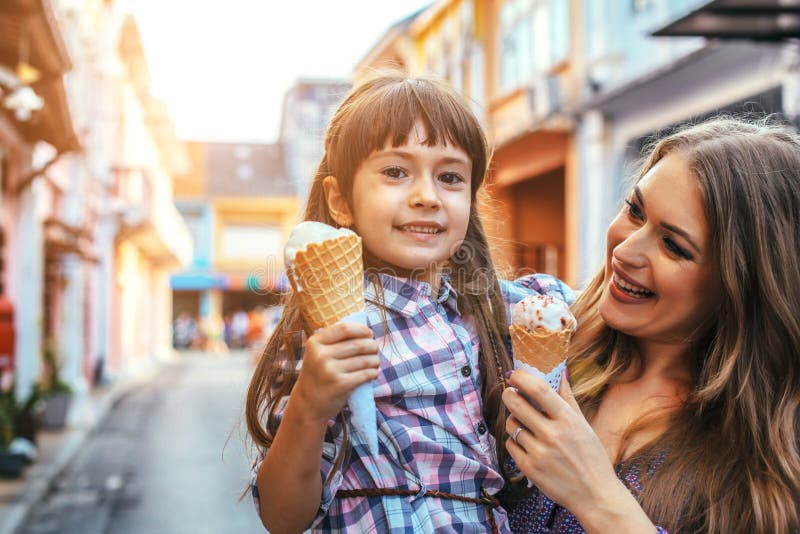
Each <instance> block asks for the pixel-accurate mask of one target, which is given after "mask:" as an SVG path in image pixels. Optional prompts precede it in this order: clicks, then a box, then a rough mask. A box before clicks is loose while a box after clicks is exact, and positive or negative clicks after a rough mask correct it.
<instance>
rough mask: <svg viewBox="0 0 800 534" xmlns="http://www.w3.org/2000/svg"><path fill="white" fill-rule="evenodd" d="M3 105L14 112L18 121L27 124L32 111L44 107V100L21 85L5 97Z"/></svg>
mask: <svg viewBox="0 0 800 534" xmlns="http://www.w3.org/2000/svg"><path fill="white" fill-rule="evenodd" d="M3 105H5V107H6V108H8V109H10V110H12V111H13V112H14V116H15V117H16V118H17V120H18V121H21V122H27V121H28V120H30V118H31V114H32V113H33V112H34V111H39V110H40V109H42V107H44V100H43V99H42V97H40V96H39V95H37V94H36V92H35V91H34V90H33V89H31V88H30V87H28V86H27V85H23V86H20V87H18V88H17V89H16V90H15V91H14V92H13V93H11V94H10V95H8V96H7V97H5V99H3Z"/></svg>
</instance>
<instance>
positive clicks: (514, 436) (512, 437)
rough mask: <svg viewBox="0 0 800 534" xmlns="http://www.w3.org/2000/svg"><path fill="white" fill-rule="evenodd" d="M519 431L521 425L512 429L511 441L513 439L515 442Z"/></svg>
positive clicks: (520, 430)
mask: <svg viewBox="0 0 800 534" xmlns="http://www.w3.org/2000/svg"><path fill="white" fill-rule="evenodd" d="M520 432H522V427H521V426H519V427H517V429H516V430H515V431H514V433H513V434H511V441H513V442H514V443H517V436H519V433H520ZM517 444H518V443H517Z"/></svg>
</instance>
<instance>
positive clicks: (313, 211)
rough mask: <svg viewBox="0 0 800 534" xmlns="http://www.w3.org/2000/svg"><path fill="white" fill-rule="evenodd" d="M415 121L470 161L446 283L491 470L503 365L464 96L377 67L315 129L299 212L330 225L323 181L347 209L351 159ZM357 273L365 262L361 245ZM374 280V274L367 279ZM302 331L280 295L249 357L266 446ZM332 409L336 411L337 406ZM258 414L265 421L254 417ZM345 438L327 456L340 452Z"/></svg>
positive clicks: (500, 444) (251, 426)
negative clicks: (471, 325)
mask: <svg viewBox="0 0 800 534" xmlns="http://www.w3.org/2000/svg"><path fill="white" fill-rule="evenodd" d="M418 121H421V122H422V124H423V125H424V126H425V130H426V133H427V139H426V143H427V144H428V145H429V146H433V145H436V144H438V143H447V144H450V145H454V146H457V147H459V148H461V149H462V150H464V151H465V152H466V153H467V155H469V156H470V158H471V159H472V180H471V209H470V216H469V222H468V226H467V232H466V236H465V238H464V241H463V242H462V243H461V244H460V246H459V247H458V248H457V249H456V250H454V251H453V254H452V256H451V258H450V262H449V263H450V265H449V266H448V267H449V269H448V270H450V271H451V275H452V276H451V279H450V282H451V284H452V285H453V287H454V289H455V290H456V292H457V293H458V306H459V309H460V310H462V312H463V313H465V314H469V315H472V316H473V317H474V318H475V324H476V325H477V330H478V335H479V339H480V347H481V349H480V368H481V373H482V376H483V384H482V390H481V392H482V397H483V412H484V413H483V415H484V417H485V419H486V421H487V423H488V424H489V428H490V429H491V430H492V433H493V435H494V438H495V441H496V444H497V450H498V461H499V466H500V469H501V470H502V472H503V474H504V476H506V478H507V475H508V473H507V472H506V469H507V462H506V460H507V458H508V454H507V452H506V450H505V446H504V439H503V435H504V434H503V433H504V424H505V419H506V411H505V406H504V405H503V403H502V402H501V400H500V395H501V393H502V391H501V388H500V387H499V384H500V383H501V378H502V375H501V373H503V372H505V371H506V370H508V369H510V359H509V356H508V354H507V353H506V350H505V344H504V342H503V340H504V337H505V335H504V333H505V332H507V328H508V327H507V323H506V313H505V305H504V303H503V299H502V295H501V292H500V287H499V284H498V281H497V276H496V274H495V270H494V266H493V264H492V260H491V257H490V254H489V245H488V242H487V239H486V235H485V233H484V230H483V225H482V223H481V218H480V214H479V205H480V201H479V198H480V196H481V195H480V192H481V186H482V184H483V181H484V177H485V175H486V169H487V166H488V163H489V158H490V154H489V150H488V145H487V142H486V138H485V136H484V133H483V130H482V129H481V126H480V124H479V122H478V120H477V119H476V117H475V116H474V114H473V113H472V112H471V111H470V109H469V106H468V105H467V104H466V103H465V101H464V99H463V98H462V97H461V96H460V95H459V94H458V93H456V92H455V91H454V90H453V89H452V88H451V87H449V86H448V85H447V84H446V83H444V82H441V81H438V80H436V79H434V78H428V77H416V78H408V77H405V76H403V75H401V74H395V73H387V72H384V73H379V74H378V75H377V76H375V77H373V78H372V79H369V80H367V81H365V82H364V83H362V84H361V85H359V86H357V87H355V88H354V89H353V90H352V91H351V92H350V94H349V95H348V96H347V97H346V98H345V100H344V101H343V102H342V104H341V105H340V106H339V108H338V109H337V111H336V113H335V114H334V116H333V118H332V119H331V121H330V124H329V125H328V129H327V132H326V135H325V150H324V154H323V157H322V161H321V162H320V164H319V167H318V169H317V171H316V174H315V176H314V180H313V183H312V185H311V190H310V193H309V198H308V203H307V205H306V211H305V217H304V219H305V220H307V221H320V222H324V223H327V224H329V225H331V226H338V225H337V223H336V221H335V220H334V219H333V217H332V216H331V214H330V212H329V210H328V206H327V203H326V199H325V192H324V189H323V180H324V179H325V178H326V177H327V176H335V177H336V179H337V181H338V183H339V188H340V190H341V191H342V193H343V196H344V197H345V199H346V200H347V202H348V203H349V204H350V207H351V210H352V189H353V177H354V175H355V174H356V170H357V169H358V167H359V165H361V163H362V162H363V161H364V160H365V159H366V158H367V157H368V156H369V155H370V154H371V153H372V152H373V151H375V150H378V149H381V148H383V147H384V146H385V145H386V143H387V142H390V143H391V144H392V146H395V147H397V146H401V145H403V144H405V143H406V142H407V140H408V137H409V134H410V133H411V132H412V130H413V128H414V125H415V123H417V122H418ZM364 258H365V268H366V272H367V273H370V272H373V273H374V268H377V267H380V265H370V263H371V262H372V260H371V257H370V254H369V252H368V251H365V254H364ZM373 281H374V282H376V283H378V284H379V282H380V279H379V278H377V276H374V277H373ZM379 287H380V286H379ZM303 333H305V334H310V333H311V332H310V331H309V330H308V328H307V325H306V324H305V323H304V321H303V319H302V317H301V314H300V313H299V310H298V307H297V303H296V301H295V299H294V298H293V296H292V295H291V294H290V295H288V297H287V299H286V303H285V309H284V313H283V316H282V317H281V320H280V322H279V323H278V325H277V327H276V329H275V332H274V333H273V335H272V337H271V338H270V340H269V342H268V343H267V346H266V349H265V350H264V353H263V354H262V356H261V359H260V360H259V362H258V364H257V366H256V369H255V372H254V375H253V378H252V380H251V382H250V388H249V390H248V393H247V400H246V407H245V416H246V421H247V427H248V431H249V434H250V437H251V438H252V440H253V442H254V443H255V445H256V447H258V448H259V449H260V450H266V449H267V448H269V447H270V445H271V444H272V440H273V439H274V437H275V434H276V432H277V418H276V411H277V410H278V408H279V403H280V400H281V398H283V397H285V396H287V395H289V394H290V393H291V391H292V387H293V386H294V383H295V380H296V376H295V373H294V369H295V365H296V363H297V358H298V356H299V354H300V352H301V350H302V335H303ZM340 415H341V414H340ZM264 421H266V424H264ZM347 449H349V447H348V443H347V437H346V435H345V446H344V447H342V450H341V451H340V454H339V456H338V457H337V459H336V463H337V464H341V463H342V462H343V461H345V460H344V454H345V453H346V451H347Z"/></svg>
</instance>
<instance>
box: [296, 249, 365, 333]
mask: <svg viewBox="0 0 800 534" xmlns="http://www.w3.org/2000/svg"><path fill="white" fill-rule="evenodd" d="M286 270H287V277H288V278H289V282H290V283H291V285H292V289H293V290H294V292H295V295H296V296H297V299H298V301H299V304H300V309H301V310H302V313H303V316H304V317H305V319H306V321H308V324H309V326H310V327H311V329H312V330H316V329H317V328H322V327H324V326H330V325H332V324H335V323H336V322H337V321H339V320H341V319H342V318H344V317H347V316H348V315H350V314H352V313H355V312H359V311H363V310H364V266H363V263H362V260H361V238H360V237H359V236H358V235H356V234H348V235H343V236H341V237H337V238H334V239H327V240H325V241H322V242H320V243H310V244H309V245H308V246H307V247H306V249H305V250H301V251H298V252H297V255H296V256H295V260H294V265H291V266H287V269H286Z"/></svg>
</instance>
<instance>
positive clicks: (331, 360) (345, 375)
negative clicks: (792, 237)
mask: <svg viewBox="0 0 800 534" xmlns="http://www.w3.org/2000/svg"><path fill="white" fill-rule="evenodd" d="M379 365H380V360H379V358H378V343H377V342H376V341H375V339H373V337H372V330H370V329H369V328H368V327H366V326H364V325H361V324H357V323H346V322H345V323H336V324H335V325H332V326H328V327H326V328H320V329H319V330H317V331H316V332H315V333H314V335H312V336H311V337H309V338H308V341H307V342H306V346H305V351H304V352H303V366H302V368H301V370H300V376H299V377H298V379H297V383H296V384H295V386H294V390H293V392H292V395H291V396H292V400H293V401H294V402H293V404H295V407H296V408H297V404H300V407H299V409H300V411H301V412H303V413H305V414H306V415H307V416H310V417H311V418H312V420H316V421H318V422H321V423H327V421H328V420H329V419H330V418H331V417H334V416H335V415H336V414H337V413H339V411H341V409H342V408H343V407H344V405H345V403H346V402H347V398H348V397H349V396H350V393H351V392H352V391H353V390H354V389H355V388H356V387H358V386H359V385H361V384H363V383H365V382H369V381H370V380H374V379H375V378H377V376H378V367H379Z"/></svg>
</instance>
